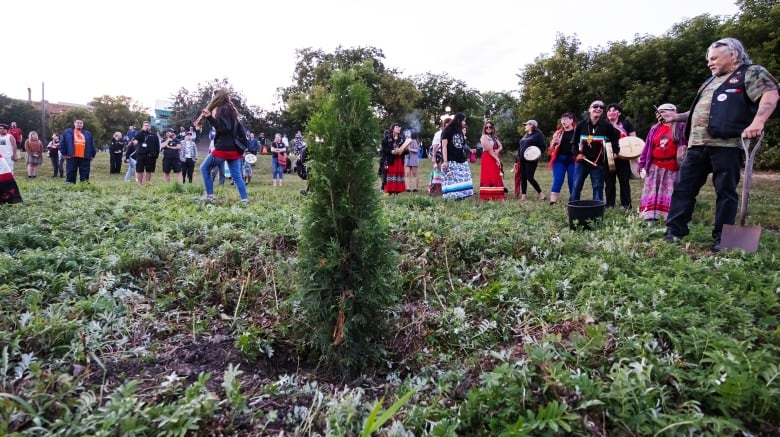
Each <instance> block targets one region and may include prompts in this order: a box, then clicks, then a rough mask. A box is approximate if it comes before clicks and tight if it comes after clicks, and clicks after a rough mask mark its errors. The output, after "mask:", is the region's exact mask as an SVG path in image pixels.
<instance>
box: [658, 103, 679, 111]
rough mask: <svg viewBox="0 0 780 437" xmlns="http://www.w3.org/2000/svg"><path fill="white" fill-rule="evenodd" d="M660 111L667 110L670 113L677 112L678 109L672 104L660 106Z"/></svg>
mask: <svg viewBox="0 0 780 437" xmlns="http://www.w3.org/2000/svg"><path fill="white" fill-rule="evenodd" d="M658 109H659V110H660V109H665V110H668V111H677V107H676V106H674V105H672V104H671V103H664V104H663V105H661V106H659V107H658Z"/></svg>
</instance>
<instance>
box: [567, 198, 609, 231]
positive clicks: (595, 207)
mask: <svg viewBox="0 0 780 437" xmlns="http://www.w3.org/2000/svg"><path fill="white" fill-rule="evenodd" d="M606 206H607V204H606V203H605V202H603V201H601V200H572V201H570V202H569V203H568V204H567V205H566V208H567V210H568V212H569V228H570V229H572V230H577V229H584V230H591V229H592V228H591V224H593V223H594V222H595V221H596V220H599V219H601V218H602V217H604V209H605V208H606Z"/></svg>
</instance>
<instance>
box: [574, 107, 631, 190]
mask: <svg viewBox="0 0 780 437" xmlns="http://www.w3.org/2000/svg"><path fill="white" fill-rule="evenodd" d="M603 115H604V102H602V101H601V100H595V101H594V102H593V103H591V104H590V108H589V109H588V118H587V119H585V120H582V121H581V122H579V123H578V124H577V127H576V128H574V141H575V142H576V146H575V147H576V149H574V150H576V152H574V153H576V154H577V155H576V156H575V157H574V161H575V162H576V163H577V164H576V165H575V167H574V193H573V194H572V196H571V200H580V195H581V194H582V187H583V186H584V185H585V178H586V177H588V176H590V183H591V187H592V188H593V200H598V201H604V177H605V176H604V175H605V174H606V173H607V172H608V171H609V167H608V166H607V154H606V153H605V152H604V146H605V145H606V144H607V143H611V146H612V151H613V153H614V154H615V155H617V154H618V152H619V151H620V144H619V142H620V131H619V130H617V129H615V127H614V126H612V124H611V123H610V122H609V121H608V120H607V119H606V117H604V116H603Z"/></svg>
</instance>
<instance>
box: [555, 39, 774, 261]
mask: <svg viewBox="0 0 780 437" xmlns="http://www.w3.org/2000/svg"><path fill="white" fill-rule="evenodd" d="M706 59H707V66H708V67H709V69H710V71H712V76H711V77H710V78H709V79H707V80H706V81H705V82H704V84H702V85H701V87H700V88H699V90H698V92H697V95H696V97H695V99H694V102H693V105H692V106H691V110H690V111H687V112H684V113H679V112H678V111H677V107H676V106H675V105H674V104H671V103H665V104H663V105H661V106H659V107H658V108H657V111H656V117H657V119H658V123H656V124H655V125H653V126H652V127H651V129H650V131H649V132H648V134H647V137H646V139H645V145H644V148H643V150H642V152H641V155H640V157H639V161H638V163H637V167H638V169H639V172H640V174H641V177H642V178H643V179H644V183H643V188H642V195H641V200H640V207H639V212H640V215H641V216H642V217H643V218H644V219H645V220H647V221H649V222H656V221H658V220H659V219H662V218H663V219H665V220H666V232H665V235H664V238H665V239H666V240H667V241H679V240H680V239H681V238H683V237H685V236H686V235H688V233H689V232H690V229H689V228H688V223H689V222H690V221H691V218H692V215H693V211H694V207H695V205H696V197H697V196H698V194H699V191H700V190H701V187H702V186H703V185H704V183H705V182H706V181H707V177H708V176H709V175H710V174H712V183H713V186H714V187H715V193H716V203H715V220H714V226H713V229H712V245H711V249H712V250H713V251H716V252H717V251H719V250H720V249H721V236H722V233H723V225H726V224H728V225H733V224H734V221H735V219H736V214H737V204H738V200H739V196H738V195H737V185H738V184H739V179H740V174H741V169H742V166H743V164H744V152H743V149H742V145H741V142H742V140H743V139H751V138H756V137H759V136H760V135H762V134H763V131H764V126H765V124H766V121H767V119H769V117H770V116H771V115H772V113H773V112H774V110H775V108H776V106H777V101H778V82H777V79H775V78H774V77H773V76H772V75H771V74H770V73H769V72H768V71H767V70H766V69H765V68H764V67H762V66H760V65H755V64H752V62H751V60H750V58H749V57H748V55H747V53H746V52H745V49H744V47H743V46H742V43H741V42H740V41H739V40H737V39H735V38H723V39H720V40H718V41H715V42H714V43H712V44H711V45H710V47H709V48H708V50H707V55H706ZM604 109H605V107H604V103H603V102H602V101H600V100H596V101H594V102H593V103H591V105H590V108H589V110H588V119H587V120H583V121H581V122H579V123H577V124H576V126H574V121H575V120H574V115H573V114H571V113H565V114H563V115H562V116H561V127H560V128H559V129H558V131H556V133H555V134H554V135H553V140H552V142H551V156H552V158H551V161H550V166H551V168H552V170H553V188H552V192H551V196H550V197H551V201H555V200H557V198H558V195H559V193H560V188H561V186H562V182H563V179H564V176H565V175H568V178H569V179H568V180H569V190H570V192H571V199H572V200H579V199H580V195H581V192H582V188H583V185H584V181H585V178H586V177H588V176H590V179H591V186H592V189H593V198H594V200H602V199H603V194H602V193H603V192H604V190H606V204H607V206H613V205H614V202H615V196H616V192H615V179H617V181H618V182H619V183H620V204H621V206H623V207H624V208H629V209H630V208H631V193H630V190H629V189H628V186H629V185H628V179H629V178H630V175H631V168H630V164H629V162H628V161H627V160H622V159H616V160H615V171H614V172H610V171H609V170H608V165H607V160H606V150H605V147H612V153H613V154H614V155H615V156H617V155H618V154H619V152H620V149H619V141H620V138H622V137H625V136H631V135H636V134H635V133H634V129H633V126H632V125H631V124H630V123H629V122H628V121H627V120H625V119H624V118H623V117H622V108H620V106H619V105H617V104H611V105H609V106H608V107H607V110H608V112H607V120H604V119H603V118H602V114H603V111H604ZM573 126H574V127H573ZM569 144H573V145H574V146H573V147H572V148H571V151H569V148H568V147H566V145H569ZM570 153H571V154H570ZM572 175H574V182H573V184H572ZM624 187H625V188H624Z"/></svg>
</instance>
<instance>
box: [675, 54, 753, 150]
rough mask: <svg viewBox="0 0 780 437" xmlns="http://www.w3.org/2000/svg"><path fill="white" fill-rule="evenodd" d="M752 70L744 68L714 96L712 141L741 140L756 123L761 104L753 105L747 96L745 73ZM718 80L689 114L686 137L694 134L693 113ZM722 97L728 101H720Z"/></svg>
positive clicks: (709, 124) (694, 103)
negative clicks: (745, 131)
mask: <svg viewBox="0 0 780 437" xmlns="http://www.w3.org/2000/svg"><path fill="white" fill-rule="evenodd" d="M748 68H750V65H749V64H748V65H745V64H743V65H741V66H740V67H739V68H737V69H736V71H734V72H733V73H731V76H729V78H728V79H726V80H725V81H723V84H721V86H720V87H718V89H716V90H715V92H713V93H712V103H711V104H710V119H709V122H708V123H707V133H709V134H710V136H711V137H712V138H738V137H740V136H741V135H742V131H743V130H745V128H746V127H748V126H750V123H752V122H753V118H754V117H755V116H756V113H757V112H758V102H753V101H751V100H750V97H748V95H747V88H746V87H745V73H746V72H747V69H748ZM714 79H715V76H713V77H711V78H709V79H707V81H706V82H704V84H703V85H702V86H701V87H700V88H699V92H698V93H697V94H696V98H695V99H694V100H693V104H692V105H691V112H690V113H689V114H688V123H687V124H686V126H685V136H686V137H688V136H689V135H690V133H691V120H692V117H693V109H694V108H695V107H696V103H697V102H698V101H699V99H700V98H701V93H702V90H704V88H706V87H707V85H709V83H710V82H712V81H713V80H714ZM721 96H724V97H722V100H719V99H718V97H721Z"/></svg>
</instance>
